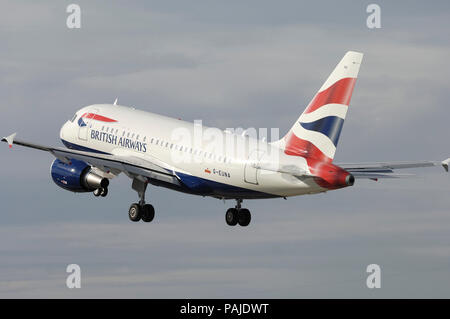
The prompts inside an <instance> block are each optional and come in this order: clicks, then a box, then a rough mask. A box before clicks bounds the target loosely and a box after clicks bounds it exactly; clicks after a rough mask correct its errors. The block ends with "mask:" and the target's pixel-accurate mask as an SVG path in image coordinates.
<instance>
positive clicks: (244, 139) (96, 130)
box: [60, 104, 326, 198]
mask: <svg viewBox="0 0 450 319" xmlns="http://www.w3.org/2000/svg"><path fill="white" fill-rule="evenodd" d="M83 114H94V115H95V116H92V115H91V116H85V118H83V120H82V121H77V120H78V118H79V117H80V116H82V115H83ZM76 119H77V120H76V121H68V122H66V123H65V124H64V126H63V127H62V128H61V132H60V137H61V140H62V141H63V142H64V144H65V145H66V146H67V147H69V148H74V149H79V150H87V151H94V152H101V153H107V154H113V155H118V156H133V157H138V158H141V159H143V160H146V159H147V160H149V161H151V162H154V161H155V159H156V160H157V161H159V162H161V163H164V164H165V165H167V167H168V168H169V169H171V170H173V171H174V172H175V174H177V176H178V177H179V178H180V180H181V181H182V182H183V183H185V184H186V185H187V186H188V187H191V189H192V193H196V194H198V195H206V196H214V197H218V198H269V197H287V196H295V195H302V194H312V193H318V192H323V191H326V189H324V188H322V187H319V186H318V185H317V184H316V183H315V182H314V180H313V179H312V178H298V177H295V176H293V175H292V174H286V173H283V172H282V171H283V168H284V167H289V168H290V169H292V168H294V169H296V170H299V171H304V172H307V173H309V168H308V165H307V162H306V160H305V159H304V158H303V157H301V156H289V155H286V154H285V153H284V151H283V150H282V149H280V148H278V147H277V146H275V145H272V144H270V143H266V142H264V141H261V140H257V139H255V138H252V137H248V136H242V135H238V134H234V133H230V132H224V131H221V130H219V129H213V128H208V127H204V126H199V125H195V124H193V123H189V122H185V121H182V120H178V119H174V118H170V117H166V116H162V115H157V114H153V113H150V112H145V111H141V110H137V109H134V108H130V107H125V106H119V105H110V104H96V105H91V106H87V107H84V108H82V109H81V110H79V111H78V112H77V117H76ZM99 119H100V120H99ZM80 120H81V119H80ZM280 171H281V172H280ZM150 182H151V181H150ZM163 186H164V185H163ZM205 189H206V191H205Z"/></svg>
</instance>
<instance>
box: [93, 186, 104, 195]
mask: <svg viewBox="0 0 450 319" xmlns="http://www.w3.org/2000/svg"><path fill="white" fill-rule="evenodd" d="M93 194H94V196H95V197H99V196H101V197H106V195H108V187H101V188H97V189H96V190H95V191H94V192H93Z"/></svg>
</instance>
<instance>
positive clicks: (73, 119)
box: [70, 114, 77, 123]
mask: <svg viewBox="0 0 450 319" xmlns="http://www.w3.org/2000/svg"><path fill="white" fill-rule="evenodd" d="M76 118H77V115H76V114H75V115H74V116H73V117H72V119H71V120H70V122H72V123H73V121H75V119H76Z"/></svg>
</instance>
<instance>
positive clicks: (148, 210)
mask: <svg viewBox="0 0 450 319" xmlns="http://www.w3.org/2000/svg"><path fill="white" fill-rule="evenodd" d="M131 187H132V188H133V189H134V190H135V191H137V193H138V195H139V198H140V201H139V203H133V204H131V206H130V208H129V209H128V217H129V218H130V220H131V221H132V222H138V221H140V220H142V221H143V222H145V223H150V222H151V221H152V220H153V219H154V218H155V208H154V207H153V205H150V204H146V203H145V191H146V189H147V182H144V181H142V180H140V179H138V178H134V179H133V184H132V186H131Z"/></svg>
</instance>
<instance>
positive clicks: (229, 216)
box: [225, 208, 238, 226]
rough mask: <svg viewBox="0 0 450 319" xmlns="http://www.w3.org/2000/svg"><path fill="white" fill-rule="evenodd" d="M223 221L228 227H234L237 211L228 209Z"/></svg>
mask: <svg viewBox="0 0 450 319" xmlns="http://www.w3.org/2000/svg"><path fill="white" fill-rule="evenodd" d="M225 221H226V222H227V224H228V225H229V226H236V225H237V223H238V210H237V209H236V208H230V209H228V210H227V212H226V214H225Z"/></svg>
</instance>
